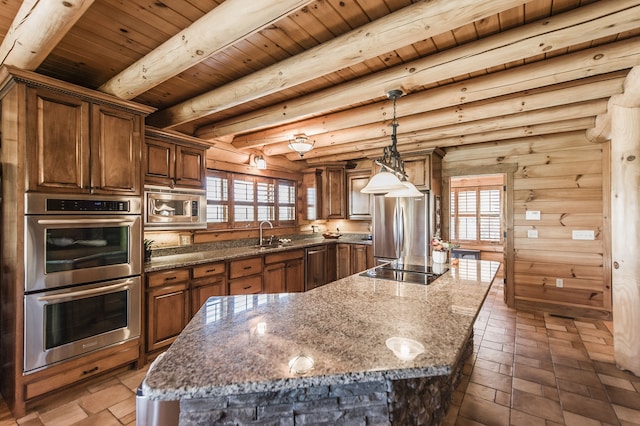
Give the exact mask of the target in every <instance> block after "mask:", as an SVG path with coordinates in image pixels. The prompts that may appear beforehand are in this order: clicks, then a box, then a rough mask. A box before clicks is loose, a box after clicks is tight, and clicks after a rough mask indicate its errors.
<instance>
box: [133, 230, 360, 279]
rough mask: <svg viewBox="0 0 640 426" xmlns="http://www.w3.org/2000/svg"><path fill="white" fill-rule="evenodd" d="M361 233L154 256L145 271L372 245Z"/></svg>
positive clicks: (147, 263)
mask: <svg viewBox="0 0 640 426" xmlns="http://www.w3.org/2000/svg"><path fill="white" fill-rule="evenodd" d="M359 235H360V234H358V236H350V235H349V234H343V235H342V236H341V237H340V238H338V239H327V238H323V237H322V235H321V234H318V236H317V237H313V236H310V237H309V238H303V239H299V240H293V241H291V243H289V244H285V245H281V246H278V247H270V248H258V247H255V246H240V247H230V248H220V249H215V250H207V251H196V252H193V253H184V254H172V255H167V256H154V257H152V258H151V261H149V262H145V264H144V271H145V272H154V271H162V270H166V269H172V268H182V267H188V266H194V265H199V264H202V263H209V262H219V261H224V260H230V259H237V258H242V257H249V256H260V255H263V254H267V253H276V252H279V251H287V250H295V249H300V248H305V247H311V246H315V245H318V244H336V243H349V244H367V245H371V243H372V242H371V240H365V239H363V238H362V237H361V236H359Z"/></svg>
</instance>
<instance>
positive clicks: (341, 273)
mask: <svg viewBox="0 0 640 426" xmlns="http://www.w3.org/2000/svg"><path fill="white" fill-rule="evenodd" d="M336 266H337V279H340V278H344V277H348V276H349V275H351V244H346V243H345V244H343V243H340V244H338V246H337V265H336Z"/></svg>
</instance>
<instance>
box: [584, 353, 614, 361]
mask: <svg viewBox="0 0 640 426" xmlns="http://www.w3.org/2000/svg"><path fill="white" fill-rule="evenodd" d="M589 358H590V359H592V360H594V361H602V362H609V363H611V364H615V362H616V360H615V357H614V356H613V354H603V353H599V352H589Z"/></svg>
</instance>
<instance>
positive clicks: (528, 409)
mask: <svg viewBox="0 0 640 426" xmlns="http://www.w3.org/2000/svg"><path fill="white" fill-rule="evenodd" d="M511 396H512V406H513V408H514V409H516V410H519V411H522V412H524V413H527V414H531V415H532V416H536V417H542V418H545V419H548V420H551V421H554V422H560V423H562V422H563V421H564V418H563V416H562V409H561V408H560V404H559V403H558V402H557V401H553V400H551V399H547V398H543V397H541V396H536V395H533V394H530V393H526V392H522V391H519V390H517V389H514V390H513V393H512V395H511Z"/></svg>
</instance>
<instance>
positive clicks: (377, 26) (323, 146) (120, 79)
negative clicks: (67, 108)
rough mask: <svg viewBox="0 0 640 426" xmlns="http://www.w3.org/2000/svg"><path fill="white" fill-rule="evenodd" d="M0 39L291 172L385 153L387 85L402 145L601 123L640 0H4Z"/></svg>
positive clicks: (4, 47) (626, 66)
mask: <svg viewBox="0 0 640 426" xmlns="http://www.w3.org/2000/svg"><path fill="white" fill-rule="evenodd" d="M0 40H1V41H2V44H1V45H0V60H2V62H3V63H4V64H7V65H13V66H18V67H20V68H25V69H31V70H35V71H37V72H39V73H41V74H45V75H48V76H51V77H55V78H58V79H60V80H64V81H67V82H71V83H75V84H78V85H81V86H84V87H88V88H92V89H96V90H101V91H104V92H106V93H110V94H114V95H116V96H118V97H120V98H123V99H133V100H135V101H137V102H140V103H143V104H146V105H150V106H153V107H155V108H157V111H156V112H155V113H154V114H152V115H151V116H149V117H148V119H147V123H148V124H150V125H153V126H156V127H160V128H165V129H172V130H175V131H179V132H183V133H186V134H189V135H193V136H197V137H200V138H202V139H204V140H206V141H208V143H210V144H211V145H212V146H213V147H214V150H213V152H214V156H215V155H219V156H221V157H222V155H223V154H225V153H228V154H231V155H230V157H229V158H233V159H235V160H236V161H239V162H242V161H245V160H246V161H248V158H249V154H251V153H253V154H258V153H261V154H263V155H266V156H267V161H268V162H269V163H270V164H272V165H275V167H276V168H277V167H281V168H282V167H284V168H288V169H298V170H299V169H302V168H304V167H307V166H309V165H313V164H317V163H322V162H327V161H348V160H353V159H358V158H373V157H376V156H379V155H380V154H381V150H382V148H383V147H384V146H386V145H389V143H390V138H389V133H390V127H389V123H390V119H391V115H392V111H391V106H392V103H391V101H389V100H387V99H386V96H385V94H386V92H387V91H388V90H391V89H398V88H399V89H402V90H403V91H404V93H405V96H404V97H402V98H400V99H399V100H398V109H397V111H398V117H399V122H400V126H399V128H398V132H399V135H398V148H399V150H400V152H401V153H402V154H404V153H408V152H416V151H419V150H423V149H428V148H432V147H453V146H457V145H462V144H475V143H486V142H496V141H502V140H509V139H513V138H521V137H525V136H531V135H537V134H546V133H557V132H567V131H587V134H588V135H592V136H594V137H595V135H597V136H602V135H604V136H605V137H606V134H607V128H606V124H599V123H606V113H607V102H608V100H609V98H610V97H611V96H614V95H617V94H620V93H623V91H624V86H623V83H624V81H625V78H626V77H627V75H628V73H629V70H630V69H631V68H632V67H634V66H636V65H638V63H639V61H640V1H639V0H616V1H611V0H600V1H595V0H530V1H526V0H492V1H485V0H431V1H415V0H414V1H411V0H315V1H310V0H260V1H255V0H226V1H222V0H128V1H122V0H84V1H83V0H66V1H62V0H51V1H47V2H39V1H36V0H24V2H22V1H19V0H0ZM20 48H22V50H23V51H22V52H21V51H20ZM598 117H600V118H599V119H597V118H598ZM298 133H305V134H306V135H308V136H310V138H311V139H312V140H315V147H314V149H313V150H312V151H311V152H309V153H307V154H306V155H305V157H304V158H303V159H300V157H299V156H298V155H297V154H295V153H293V152H292V151H291V150H290V149H289V148H288V143H287V141H288V140H289V139H290V138H291V137H292V136H293V135H294V134H298Z"/></svg>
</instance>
